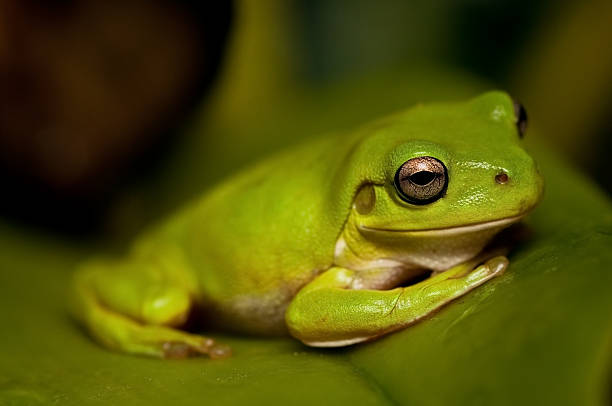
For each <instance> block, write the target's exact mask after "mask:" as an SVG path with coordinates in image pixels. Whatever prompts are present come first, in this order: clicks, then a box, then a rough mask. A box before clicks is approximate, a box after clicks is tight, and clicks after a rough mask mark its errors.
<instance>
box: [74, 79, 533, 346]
mask: <svg viewBox="0 0 612 406" xmlns="http://www.w3.org/2000/svg"><path fill="white" fill-rule="evenodd" d="M525 120H526V115H525V112H524V110H523V109H522V107H521V106H520V105H519V104H517V103H515V102H513V100H512V99H511V98H510V97H509V96H508V95H507V94H506V93H503V92H499V91H493V92H488V93H485V94H482V95H480V96H478V97H475V98H473V99H471V100H467V101H464V102H459V103H437V104H436V103H433V104H426V105H417V106H415V107H413V108H410V109H408V110H406V111H403V112H400V113H398V114H395V115H392V116H389V117H386V118H382V119H379V120H377V121H374V122H372V123H370V124H367V125H364V126H362V127H360V128H358V129H357V130H354V131H351V132H348V133H345V134H338V135H331V136H326V137H322V138H320V139H317V140H314V141H312V142H310V143H306V144H304V145H301V146H298V147H295V148H293V149H290V150H287V151H285V152H282V153H279V154H277V155H275V156H273V157H271V158H269V159H267V160H263V161H260V162H259V163H257V164H255V165H252V166H250V167H249V168H247V169H245V170H242V171H241V172H240V173H238V174H236V175H235V176H232V177H230V178H229V179H227V180H225V181H224V182H223V183H221V184H219V185H218V186H217V187H215V188H213V189H212V190H210V191H208V192H207V193H205V194H204V195H203V196H202V197H201V198H199V199H197V200H195V201H194V202H192V203H191V204H190V205H188V206H187V207H185V208H184V209H182V210H181V211H180V212H178V213H177V214H175V215H173V216H172V217H171V218H169V219H168V220H167V221H166V222H163V223H162V224H161V225H159V226H157V227H155V228H153V229H152V230H150V231H149V232H148V233H145V234H144V235H142V236H141V237H140V238H138V239H137V240H136V242H135V243H134V245H133V247H131V250H130V251H129V254H128V255H127V256H126V257H125V258H120V259H97V260H91V261H89V262H86V263H84V264H82V265H81V266H80V268H79V269H78V271H77V273H76V276H75V278H74V292H75V295H74V297H75V301H74V309H75V313H76V315H77V317H78V318H79V319H80V320H81V321H82V322H83V324H84V325H85V326H86V328H87V330H88V331H89V332H90V333H91V335H92V336H93V337H94V338H95V339H97V340H98V341H99V342H101V343H102V344H103V345H105V346H107V347H110V348H112V349H115V350H119V351H124V352H128V353H135V354H145V355H151V356H158V357H185V356H190V355H197V354H208V355H209V356H210V357H211V358H220V357H224V356H227V355H228V354H229V353H230V350H229V347H227V346H224V345H222V344H218V343H216V342H215V341H214V340H212V339H210V338H207V337H204V336H201V335H198V334H193V333H189V332H187V331H184V330H181V329H180V328H181V327H183V326H184V325H185V322H186V321H187V319H188V318H189V316H190V315H191V314H193V312H194V310H196V309H197V310H199V311H200V312H201V313H202V312H203V314H205V315H207V320H208V322H210V323H211V324H214V325H216V326H217V327H219V326H220V327H221V328H226V329H230V330H234V331H241V332H245V333H256V334H283V333H285V334H286V333H289V334H291V335H292V336H293V337H295V338H297V339H299V340H301V341H302V342H303V343H305V344H307V345H310V346H317V347H336V346H345V345H349V344H354V343H358V342H362V341H367V340H371V339H374V338H377V337H380V336H382V335H384V334H387V333H389V332H392V331H395V330H398V329H401V328H404V327H406V326H409V325H411V324H413V323H415V322H417V321H419V320H421V319H423V318H424V317H426V316H427V315H429V314H431V313H432V312H434V311H436V310H437V309H439V308H440V307H442V306H444V305H445V304H447V303H448V302H450V301H452V300H453V299H456V298H458V297H460V296H462V295H465V294H466V293H467V292H469V291H470V290H471V289H474V288H475V287H477V286H479V285H481V284H483V283H485V282H486V281H488V280H490V279H492V278H494V277H496V276H497V275H500V274H502V273H503V272H504V271H505V269H506V268H507V266H508V260H507V258H506V257H505V256H504V255H499V252H493V251H491V252H487V250H486V249H485V246H486V245H487V243H488V242H489V241H490V240H491V239H492V237H493V236H494V235H496V234H497V233H498V232H499V231H501V230H502V229H504V228H506V227H508V226H509V225H511V224H513V223H515V222H517V221H519V220H520V219H521V218H522V217H523V216H525V215H526V214H527V213H528V212H529V211H530V210H531V209H532V208H533V207H534V206H535V205H536V204H537V202H538V200H539V199H540V196H541V194H542V187H543V186H542V185H543V183H542V179H541V176H540V174H539V172H538V169H537V167H536V164H535V163H534V160H533V159H532V158H531V156H529V155H528V154H527V152H525V150H524V149H523V147H522V145H521V143H522V141H521V138H522V135H523V132H524V130H525V122H526V121H525ZM425 271H431V275H430V276H429V277H427V278H425V279H424V280H421V281H420V282H418V283H413V284H409V283H407V281H409V280H411V279H414V278H415V275H418V274H421V273H423V272H425Z"/></svg>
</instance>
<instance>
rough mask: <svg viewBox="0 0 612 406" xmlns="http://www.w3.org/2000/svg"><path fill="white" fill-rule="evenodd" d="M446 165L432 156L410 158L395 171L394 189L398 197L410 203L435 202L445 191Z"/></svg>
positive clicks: (446, 184) (446, 180)
mask: <svg viewBox="0 0 612 406" xmlns="http://www.w3.org/2000/svg"><path fill="white" fill-rule="evenodd" d="M447 186H448V172H447V171H446V166H444V164H443V163H442V162H441V161H440V160H438V159H436V158H433V157H430V156H422V157H418V158H412V159H410V160H408V161H406V162H404V163H403V164H402V166H400V168H399V169H398V170H397V172H395V189H396V190H397V193H398V195H399V197H400V198H401V199H402V200H404V201H406V202H408V203H412V204H418V205H423V204H428V203H432V202H435V201H436V200H438V199H439V198H441V197H442V196H444V193H445V192H446V187H447Z"/></svg>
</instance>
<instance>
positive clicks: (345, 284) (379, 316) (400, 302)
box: [286, 256, 508, 347]
mask: <svg viewBox="0 0 612 406" xmlns="http://www.w3.org/2000/svg"><path fill="white" fill-rule="evenodd" d="M475 261H476V260H474V261H469V262H467V263H465V264H461V265H458V266H456V267H453V268H451V269H449V270H447V271H445V272H442V273H439V274H437V275H435V276H432V277H430V278H428V279H425V280H424V281H422V282H419V283H417V284H415V285H411V286H407V287H399V288H395V289H391V290H367V289H361V290H353V289H351V286H352V284H353V282H354V280H355V279H356V278H357V275H356V273H355V272H354V271H351V270H347V269H344V268H332V269H330V270H329V271H327V272H324V273H323V274H321V275H320V276H319V277H317V278H316V279H315V280H314V281H312V282H311V283H310V284H309V285H307V286H305V287H304V288H302V290H301V291H300V292H299V293H298V295H296V297H295V298H294V300H293V302H292V303H291V304H290V306H289V308H288V309H287V314H286V321H287V325H288V327H289V331H290V332H291V334H292V335H293V336H295V337H296V338H298V339H300V340H301V341H302V342H304V343H305V344H307V345H311V346H316V347H338V346H344V345H349V344H354V343H358V342H361V341H367V340H371V339H374V338H376V337H379V336H382V335H384V334H387V333H389V332H391V331H394V330H398V329H400V328H404V327H406V326H408V325H410V324H413V323H415V322H417V321H418V320H421V319H423V318H424V317H426V316H428V315H430V314H431V313H433V312H435V311H436V310H438V309H440V308H441V307H442V306H444V305H445V304H447V303H449V302H450V301H452V300H454V299H456V298H458V297H460V296H462V295H464V294H466V293H467V292H469V291H470V290H472V289H474V288H475V287H477V286H479V285H481V284H483V283H485V282H486V281H488V280H490V279H492V278H494V277H495V276H498V275H500V274H502V273H503V272H504V271H505V270H506V268H507V267H508V259H507V258H506V257H503V256H496V257H494V258H491V259H489V260H487V261H486V262H485V263H483V264H481V265H478V262H475ZM476 265H478V266H476ZM474 267H475V268H474Z"/></svg>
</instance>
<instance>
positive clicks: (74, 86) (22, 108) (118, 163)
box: [0, 0, 231, 217]
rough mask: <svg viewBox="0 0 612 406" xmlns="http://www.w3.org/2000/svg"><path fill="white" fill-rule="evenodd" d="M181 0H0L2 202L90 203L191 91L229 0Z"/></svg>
mask: <svg viewBox="0 0 612 406" xmlns="http://www.w3.org/2000/svg"><path fill="white" fill-rule="evenodd" d="M186 4H190V3H182V2H172V1H145V0H127V1H122V2H103V1H86V0H72V1H51V2H44V1H32V0H27V1H24V0H0V165H1V166H2V174H1V175H0V178H3V179H5V182H3V183H5V186H6V185H7V184H8V185H11V186H12V187H11V188H10V189H14V190H10V191H5V194H6V192H9V194H10V195H9V196H7V197H8V198H9V199H11V200H12V201H13V204H12V205H13V206H16V207H20V206H22V203H23V202H22V200H24V201H25V203H26V205H27V203H28V201H27V200H28V199H32V198H42V199H45V200H50V201H51V200H54V199H59V201H58V202H56V203H57V206H58V207H61V206H62V205H63V202H64V201H66V202H68V203H71V202H73V201H72V200H71V197H73V196H78V197H79V199H77V201H74V202H76V204H77V205H83V204H85V205H87V202H88V201H90V202H96V201H97V200H99V199H100V198H102V196H103V195H105V194H107V193H108V192H109V191H110V189H112V186H113V185H114V184H115V183H116V181H117V179H118V177H120V176H123V174H122V171H123V170H124V169H125V167H126V165H128V162H131V161H133V160H134V156H135V155H138V153H139V152H141V151H143V150H145V149H147V148H149V147H150V146H151V145H152V144H154V143H155V142H157V141H158V138H159V136H160V133H163V132H164V131H166V130H168V129H169V128H170V127H171V125H172V123H174V122H176V121H177V119H178V118H179V117H180V116H181V115H182V113H184V112H185V111H186V110H188V108H189V107H191V104H192V103H193V102H195V101H196V100H197V99H198V98H200V97H201V96H202V92H203V89H204V88H205V83H208V81H209V78H208V77H206V76H207V75H208V76H212V73H213V71H214V69H215V66H216V64H217V62H218V61H217V59H219V55H220V51H219V49H220V48H221V45H220V42H223V40H224V38H225V33H226V31H227V25H228V23H229V14H230V9H231V7H230V6H229V5H221V6H218V5H217V6H216V8H215V7H213V9H214V10H213V12H212V13H209V12H208V11H210V10H207V9H206V6H194V7H195V8H194V7H191V6H186ZM198 7H199V8H198ZM217 9H220V10H221V15H220V16H216V15H214V14H215V13H214V11H218V10H217ZM198 13H200V14H198ZM215 18H217V21H216V23H214V24H211V23H210V21H215V20H214V19H215ZM214 30H216V31H214ZM5 189H6V187H5ZM41 191H42V192H41ZM63 197H66V199H63ZM5 200H6V199H5ZM3 203H5V202H3ZM45 203H46V202H45V201H42V202H38V204H39V206H40V207H42V208H43V209H44V208H45V207H44V204H45ZM49 204H50V205H52V203H51V202H50V203H49ZM96 204H97V203H94V204H93V205H94V206H95V205H96ZM3 206H6V204H3ZM26 210H30V209H26ZM22 214H23V213H22ZM56 214H57V213H54V212H53V210H51V213H49V215H50V216H54V215H56ZM25 217H29V215H28V214H27V213H25Z"/></svg>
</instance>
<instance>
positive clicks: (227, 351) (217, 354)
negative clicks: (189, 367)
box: [162, 338, 232, 359]
mask: <svg viewBox="0 0 612 406" xmlns="http://www.w3.org/2000/svg"><path fill="white" fill-rule="evenodd" d="M162 351H163V357H164V358H166V359H184V358H189V357H195V356H199V355H208V357H209V358H210V359H222V358H227V357H229V356H231V355H232V350H231V348H230V347H229V346H228V345H225V344H217V343H216V342H215V341H214V340H213V339H210V338H204V339H202V341H201V342H200V343H198V344H194V343H186V342H183V341H165V342H163V343H162Z"/></svg>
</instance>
